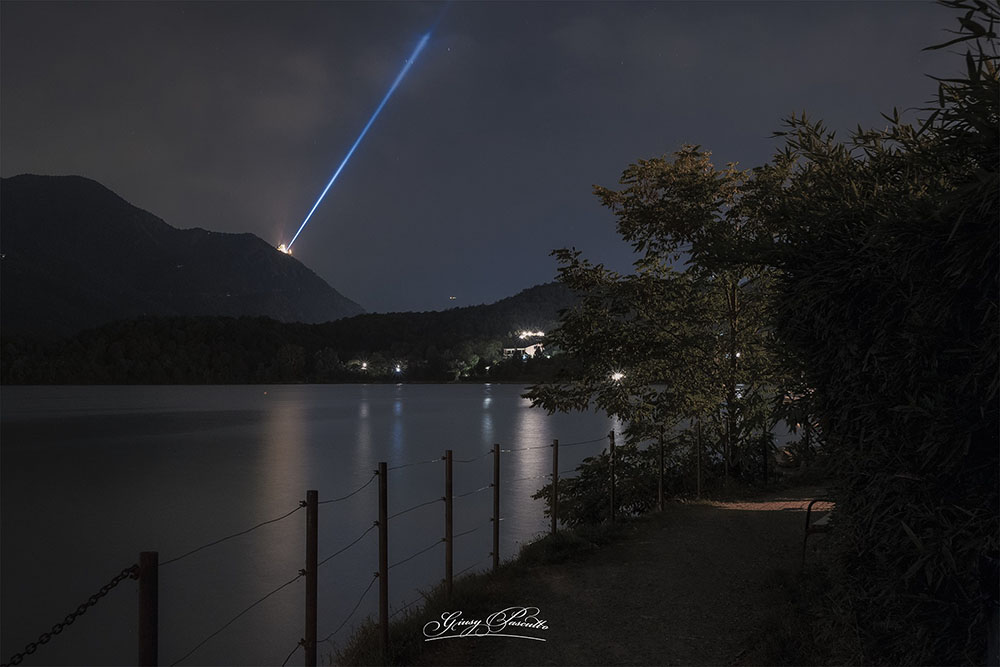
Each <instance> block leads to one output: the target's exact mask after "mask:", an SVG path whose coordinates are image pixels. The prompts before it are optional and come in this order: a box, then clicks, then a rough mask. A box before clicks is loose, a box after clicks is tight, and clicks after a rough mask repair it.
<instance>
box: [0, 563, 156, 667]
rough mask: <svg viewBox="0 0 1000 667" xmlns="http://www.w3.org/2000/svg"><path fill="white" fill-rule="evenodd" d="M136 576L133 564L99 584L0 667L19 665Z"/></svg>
mask: <svg viewBox="0 0 1000 667" xmlns="http://www.w3.org/2000/svg"><path fill="white" fill-rule="evenodd" d="M138 578H139V566H138V565H133V566H132V567H127V568H125V569H124V570H122V571H121V572H119V573H118V574H117V575H115V578H114V579H112V580H111V581H109V582H108V583H106V584H105V585H103V586H101V590H99V591H98V592H97V593H94V594H93V595H91V596H90V597H89V598H88V599H87V601H86V602H84V603H83V604H81V605H80V606H79V607H77V608H76V610H75V611H74V612H73V613H71V614H67V615H66V617H65V618H64V619H63V620H62V622H61V623H56V624H55V625H53V626H52V630H51V631H50V632H43V633H42V634H41V635H40V636H39V637H38V641H37V642H31V643H30V644H28V645H27V646H25V647H24V651H23V652H21V653H15V654H14V655H13V656H12V657H11V659H10V662H6V663H4V664H3V665H0V667H8V665H20V664H21V661H22V660H24V656H26V655H31V654H32V653H34V652H35V651H37V650H38V647H39V646H40V645H43V644H48V643H49V641H50V640H51V639H52V637H53V636H55V635H58V634H59V633H60V632H62V631H63V630H64V629H65V628H66V626H69V625H73V621H75V620H76V619H77V618H78V617H80V616H83V614H84V613H85V612H86V611H87V610H88V609H90V608H91V607H93V606H94V605H95V604H97V601H98V600H100V599H101V598H103V597H104V596H105V595H107V594H108V593H110V592H111V590H112V589H113V588H114V587H115V586H117V585H118V584H120V583H121V582H123V581H124V580H126V579H138Z"/></svg>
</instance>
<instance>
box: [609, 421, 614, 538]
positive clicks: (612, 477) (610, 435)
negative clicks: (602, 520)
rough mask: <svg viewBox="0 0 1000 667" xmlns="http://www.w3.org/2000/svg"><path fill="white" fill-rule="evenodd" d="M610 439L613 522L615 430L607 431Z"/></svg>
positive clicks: (612, 514)
mask: <svg viewBox="0 0 1000 667" xmlns="http://www.w3.org/2000/svg"><path fill="white" fill-rule="evenodd" d="M608 439H609V440H610V441H611V447H610V449H611V523H614V522H615V432H614V431H611V432H610V433H608Z"/></svg>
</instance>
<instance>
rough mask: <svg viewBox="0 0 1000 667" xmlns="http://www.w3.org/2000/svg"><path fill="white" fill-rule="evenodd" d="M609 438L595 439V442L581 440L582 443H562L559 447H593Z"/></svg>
mask: <svg viewBox="0 0 1000 667" xmlns="http://www.w3.org/2000/svg"><path fill="white" fill-rule="evenodd" d="M607 439H608V436H606V435H605V436H602V437H600V438H594V439H593V440H581V441H580V442H560V443H559V447H576V446H578V445H592V444H594V443H595V442H602V441H604V440H607Z"/></svg>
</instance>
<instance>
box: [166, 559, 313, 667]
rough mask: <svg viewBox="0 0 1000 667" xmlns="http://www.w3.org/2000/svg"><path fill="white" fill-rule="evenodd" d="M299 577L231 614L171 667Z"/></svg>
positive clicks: (299, 575) (298, 576)
mask: <svg viewBox="0 0 1000 667" xmlns="http://www.w3.org/2000/svg"><path fill="white" fill-rule="evenodd" d="M301 578H302V575H301V574H297V575H295V577H294V578H293V579H289V580H288V581H286V582H285V583H283V584H281V585H280V586H278V587H277V588H275V589H274V590H273V591H271V592H270V593H268V594H267V595H265V596H264V597H262V598H260V599H258V600H257V601H256V602H254V603H253V604H251V605H250V606H249V607H247V608H246V609H244V610H243V611H241V612H240V613H238V614H236V616H233V617H232V618H231V619H230V620H229V621H227V622H226V624H225V625H223V626H222V627H221V628H219V629H218V630H216V631H215V632H213V633H212V634H210V635H209V636H207V637H205V638H204V639H202V640H201V641H200V642H199V643H198V645H197V646H195V647H194V648H193V649H191V650H190V651H188V652H187V653H185V654H184V655H183V656H182V657H180V658H179V659H177V660H176V661H174V662H172V663H170V664H171V667H173V665H179V664H180V663H181V662H183V661H184V660H187V659H188V658H189V657H190V656H191V654H192V653H194V652H195V651H197V650H198V649H200V648H201V647H202V646H204V645H205V644H206V643H207V642H208V641H209V640H210V639H212V638H213V637H215V636H216V635H217V634H219V633H220V632H222V631H223V630H225V629H226V628H228V627H229V626H230V625H232V624H233V623H235V622H236V620H237V619H239V618H240V617H241V616H243V614H245V613H247V612H248V611H250V610H251V609H253V608H254V607H256V606H257V605H259V604H260V603H261V602H263V601H264V600H266V599H268V598H269V597H271V596H272V595H274V594H275V593H277V592H278V591H280V590H281V589H283V588H286V587H288V586H291V585H292V584H294V583H295V582H296V581H298V580H299V579H301Z"/></svg>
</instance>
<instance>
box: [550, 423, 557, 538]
mask: <svg viewBox="0 0 1000 667" xmlns="http://www.w3.org/2000/svg"><path fill="white" fill-rule="evenodd" d="M551 509H552V534H553V535H555V534H556V530H557V524H558V523H559V440H553V441H552V508H551Z"/></svg>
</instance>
